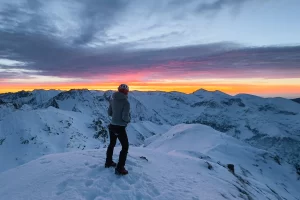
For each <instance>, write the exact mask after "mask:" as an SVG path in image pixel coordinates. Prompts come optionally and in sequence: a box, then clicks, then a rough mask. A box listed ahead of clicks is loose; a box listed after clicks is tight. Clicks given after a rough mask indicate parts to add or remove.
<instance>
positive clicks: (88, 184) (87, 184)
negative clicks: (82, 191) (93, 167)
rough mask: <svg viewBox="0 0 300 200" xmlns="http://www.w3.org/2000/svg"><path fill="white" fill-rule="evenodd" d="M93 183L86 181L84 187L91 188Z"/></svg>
mask: <svg viewBox="0 0 300 200" xmlns="http://www.w3.org/2000/svg"><path fill="white" fill-rule="evenodd" d="M93 183H94V181H93V180H87V181H85V186H86V187H89V186H91V185H92V184H93Z"/></svg>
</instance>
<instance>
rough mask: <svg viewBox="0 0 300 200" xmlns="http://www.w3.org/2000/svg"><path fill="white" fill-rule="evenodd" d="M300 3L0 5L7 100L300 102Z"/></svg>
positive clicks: (121, 0)
mask: <svg viewBox="0 0 300 200" xmlns="http://www.w3.org/2000/svg"><path fill="white" fill-rule="evenodd" d="M299 9H300V1H299V0H288V1H287V0H151V1H149V0H85V1H81V0H64V1H61V0H49V1H43V0H0V85H1V87H0V93H5V92H16V91H20V90H33V89H61V90H69V89H73V88H75V89H76V88H77V89H82V88H87V89H93V90H110V89H113V90H115V89H116V88H117V86H118V85H119V84H120V83H126V84H128V85H129V87H130V90H141V91H149V90H151V91H152V90H161V91H180V92H185V93H191V92H193V91H195V90H198V89H200V88H203V89H206V90H209V91H214V90H220V91H223V92H226V93H228V94H232V95H234V94H238V93H250V94H255V95H259V96H265V97H268V96H282V97H288V98H294V97H300V37H299V35H300V24H299V19H300V12H299Z"/></svg>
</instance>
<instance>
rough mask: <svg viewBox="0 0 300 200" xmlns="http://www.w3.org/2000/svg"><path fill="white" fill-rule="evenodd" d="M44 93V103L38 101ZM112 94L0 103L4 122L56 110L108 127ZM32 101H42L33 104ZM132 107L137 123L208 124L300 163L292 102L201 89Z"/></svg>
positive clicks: (20, 97) (297, 111)
mask: <svg viewBox="0 0 300 200" xmlns="http://www.w3.org/2000/svg"><path fill="white" fill-rule="evenodd" d="M47 92H49V93H50V94H49V95H46V93H47ZM38 93H41V94H42V96H43V98H38V97H37V94H38ZM56 93H57V95H55V94H56ZM112 93H113V91H95V90H92V91H89V90H70V91H43V90H42V91H40V90H37V91H36V92H35V91H33V92H32V93H30V92H19V93H11V94H6V95H0V100H1V101H3V102H6V104H7V105H2V104H1V103H0V111H2V112H1V114H0V120H1V119H3V118H4V116H6V115H7V114H8V113H10V112H14V111H16V110H18V109H23V110H30V109H31V108H32V109H41V108H44V109H45V108H48V107H50V106H51V107H55V108H58V109H60V110H65V111H72V112H76V113H82V114H83V115H89V116H92V118H91V119H92V120H94V119H96V120H101V121H103V123H104V124H105V125H106V124H108V123H109V118H108V116H107V107H108V99H109V98H110V95H111V94H112ZM53 95H55V96H53ZM51 96H53V97H52V98H50V97H51ZM29 97H30V98H29ZM32 97H35V98H34V99H39V100H35V101H33V100H32ZM28 98H29V99H31V100H28ZM48 98H50V99H49V100H48V101H46V100H47V99H48ZM25 100H26V101H25ZM129 101H130V103H131V110H132V113H131V114H132V122H134V123H140V122H143V121H150V122H152V123H154V124H159V125H165V124H166V125H169V126H170V125H176V124H180V123H187V124H205V125H208V126H211V127H213V128H214V129H216V130H218V131H220V132H224V133H227V134H228V135H231V136H233V137H235V138H238V139H240V140H243V141H246V142H247V143H249V144H251V145H253V146H256V147H259V148H263V149H265V150H268V151H272V152H274V153H277V154H278V156H280V157H281V158H285V159H287V161H289V162H290V163H293V164H297V163H300V154H299V152H300V132H299V130H300V117H299V115H300V104H297V103H296V102H293V101H291V100H289V99H284V98H261V97H258V96H254V95H248V94H240V95H236V96H230V95H228V94H225V93H223V92H220V91H215V92H209V91H206V90H203V89H201V90H198V91H195V92H194V93H192V94H184V93H179V92H138V91H134V92H131V93H130V95H129ZM12 105H13V106H12ZM91 123H92V122H91ZM0 134H1V133H0ZM146 135H148V134H146ZM136 138H139V139H140V140H139V141H137V140H136V144H142V143H144V142H145V140H146V139H147V138H143V137H140V136H136ZM106 139H107V138H106Z"/></svg>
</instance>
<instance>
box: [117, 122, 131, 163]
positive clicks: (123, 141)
mask: <svg viewBox="0 0 300 200" xmlns="http://www.w3.org/2000/svg"><path fill="white" fill-rule="evenodd" d="M119 132H120V133H119V134H118V139H119V140H120V143H121V145H122V150H121V151H120V155H119V163H118V166H117V168H119V169H122V168H124V166H125V162H126V158H127V153H128V148H129V144H128V137H127V133H126V129H125V127H120V131H119Z"/></svg>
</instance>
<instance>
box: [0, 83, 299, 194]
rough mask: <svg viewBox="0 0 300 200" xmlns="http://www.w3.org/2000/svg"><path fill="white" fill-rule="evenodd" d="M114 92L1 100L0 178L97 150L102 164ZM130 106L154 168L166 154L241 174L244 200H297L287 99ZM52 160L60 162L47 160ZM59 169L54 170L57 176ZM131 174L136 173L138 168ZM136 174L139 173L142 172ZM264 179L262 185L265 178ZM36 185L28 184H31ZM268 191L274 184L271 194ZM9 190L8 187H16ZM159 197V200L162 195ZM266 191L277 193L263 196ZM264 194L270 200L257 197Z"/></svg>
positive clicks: (133, 97) (295, 149)
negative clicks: (232, 166)
mask: <svg viewBox="0 0 300 200" xmlns="http://www.w3.org/2000/svg"><path fill="white" fill-rule="evenodd" d="M113 92H114V91H95V90H87V89H86V90H75V89H74V90H69V91H59V90H47V91H46V90H34V91H32V92H26V91H21V92H17V93H7V94H0V150H1V151H0V163H1V165H0V177H1V176H2V177H6V176H10V175H12V174H14V173H15V172H16V169H20V170H26V168H31V167H32V168H35V165H34V162H36V163H37V165H39V164H38V163H39V162H40V159H46V160H48V158H49V159H50V160H51V162H52V161H53V162H52V163H55V162H59V160H60V159H63V158H64V157H65V156H67V157H68V156H70V157H71V158H72V157H74V158H75V157H76V152H80V151H82V152H86V154H87V156H90V157H93V156H94V155H95V154H96V152H97V151H99V152H100V155H101V156H100V157H101V159H102V160H103V159H104V156H105V154H104V151H105V148H106V146H107V145H108V142H109V140H108V138H109V137H108V130H107V125H108V124H109V122H110V118H109V117H108V115H107V108H108V105H109V103H108V100H109V98H110V96H111V95H112V93H113ZM129 101H130V104H131V116H132V122H131V123H130V124H129V126H128V127H127V132H128V137H129V142H130V145H131V146H132V147H131V148H133V153H134V154H137V155H138V154H140V152H143V153H145V154H147V156H145V157H150V158H151V160H152V162H154V159H155V155H156V154H155V152H156V151H159V152H162V155H161V157H160V158H159V162H161V163H165V162H164V161H161V160H163V159H166V160H170V159H171V160H172V159H173V158H172V156H175V157H176V159H179V160H178V162H179V163H181V162H182V161H181V159H187V160H188V162H192V165H193V166H194V165H195V164H196V163H193V162H194V161H192V160H195V159H196V160H197V162H201V163H202V164H201V165H202V166H205V165H208V164H207V163H209V165H211V166H212V167H213V168H215V169H217V171H219V170H221V169H222V167H224V166H225V168H226V164H229V163H234V164H235V165H236V166H237V171H238V172H239V174H240V177H239V176H236V177H237V179H238V180H239V181H241V182H243V181H242V180H244V179H247V180H248V181H249V185H247V186H245V185H243V186H241V185H240V186H238V187H239V188H240V190H242V191H245V192H246V193H247V194H248V195H246V194H243V192H240V194H242V195H241V196H243V198H244V199H251V198H252V199H268V198H266V197H267V196H268V195H269V199H280V198H281V199H284V198H283V197H285V198H286V199H292V197H293V198H294V199H297V198H298V197H299V196H298V197H297V195H299V194H298V193H297V190H296V189H293V188H294V187H295V185H296V186H297V185H299V186H300V184H299V176H300V104H298V103H296V102H294V101H292V100H289V99H285V98H262V97H258V96H254V95H249V94H238V95H234V96H232V95H228V94H225V93H223V92H221V91H214V92H209V91H206V90H203V89H200V90H198V91H195V92H193V93H191V94H185V93H180V92H159V91H157V92H139V91H132V92H130V93H129ZM218 138H219V139H218ZM220 138H221V139H220ZM224 138H225V139H224ZM223 140H224V141H223ZM91 149H94V151H91ZM68 152H69V153H68ZM101 152H102V153H101ZM61 153H68V154H61ZM49 154H51V155H57V157H55V156H54V157H53V156H52V157H47V155H49ZM77 154H78V153H77ZM45 156H46V157H45ZM170 156H171V157H170ZM163 157H165V158H163ZM244 157H245V158H244ZM199 159H200V160H199ZM133 160H136V161H137V162H138V163H140V164H141V165H144V164H143V162H144V161H142V160H141V161H140V160H139V159H138V158H131V162H133ZM129 161H130V158H129ZM28 162H29V163H28ZM72 162H73V161H72ZM74 162H75V161H74ZM93 162H94V161H93ZM95 162H96V161H95ZM170 162H171V161H170ZM172 162H175V163H176V162H177V161H176V160H173V161H172ZM172 162H171V163H172ZM270 162H273V163H274V164H275V165H274V164H270ZM40 163H41V162H40ZM262 163H264V164H262ZM75 164H76V165H77V164H79V163H75ZM173 164H174V163H173ZM262 165H263V166H262ZM57 166H58V165H57V164H54V165H53V166H52V167H53V169H56V167H57ZM151 166H152V167H154V166H153V164H152V165H151ZM19 167H21V168H19ZM129 167H131V168H132V169H134V168H136V166H135V165H134V164H133V163H131V164H129ZM220 167H221V168H220ZM154 168H155V167H154ZM171 168H172V166H171ZM182 169H184V170H187V169H186V168H182ZM57 170H59V169H57ZM165 170H166V171H167V168H166V169H165ZM137 171H138V172H139V173H141V171H140V169H139V170H137ZM221 171H222V170H221ZM266 171H268V172H266ZM1 172H2V173H1ZM57 173H59V171H57ZM193 173H194V172H193ZM200 173H202V172H200ZM222 174H223V172H222V173H220V174H218V173H217V174H214V175H213V176H214V178H215V177H218V180H219V179H224V177H223V178H220V177H222V176H223V175H222ZM250 174H251V175H250ZM262 174H264V177H265V179H264V180H262V179H261V177H260V176H261V175H262ZM267 174H268V175H267ZM272 174H277V175H278V177H277V178H280V177H281V178H282V177H284V179H282V182H278V181H275V179H277V178H275V177H276V176H274V178H273V179H272ZM291 174H294V175H291ZM102 175H103V176H108V175H107V174H102ZM146 175H147V176H153V174H151V173H150V174H149V173H146ZM146 175H145V176H146ZM226 176H227V175H226ZM238 177H239V178H238ZM31 178H32V177H25V179H26V180H29V179H31ZM66 178H67V177H66ZM135 178H136V177H135ZM155 178H158V177H156V176H155ZM169 178H172V177H169ZM225 179H226V180H227V181H229V182H231V183H232V181H233V180H231V179H230V178H229V179H227V178H225ZM249 179H250V180H249ZM297 179H298V180H297ZM289 180H295V182H294V181H289ZM93 181H95V180H93ZM144 181H145V180H144ZM185 181H187V180H185ZM197 181H199V180H197ZM244 181H245V180H244ZM272 181H273V182H272ZM256 182H260V183H264V186H262V185H261V186H258V187H257V188H256V187H254V186H253V185H255V184H256ZM185 183H187V182H185ZM211 183H212V182H211ZM266 183H268V184H266ZM275 183H276V184H275ZM291 183H293V184H291ZM1 184H4V185H5V183H4V182H2V183H1V182H0V185H1ZM19 184H22V183H19ZM57 184H59V183H57ZM178 184H179V183H178ZM270 184H275V185H273V186H272V187H271V186H270ZM6 185H7V186H6V188H8V187H10V186H11V187H15V186H16V185H14V184H7V183H6ZM154 185H156V184H154ZM175 185H176V184H175ZM250 185H251V186H250ZM266 185H268V186H266ZM278 185H281V186H278ZM282 185H284V186H282ZM292 185H293V186H292ZM1 186H2V185H1ZM198 186H199V185H198ZM268 187H270V188H276V189H270V188H268ZM235 189H236V187H235ZM156 190H157V191H158V193H159V194H160V195H161V192H162V190H161V188H160V189H158V188H156ZM267 190H268V192H269V191H271V193H270V194H269V193H268V192H263V191H267ZM272 190H273V191H274V192H275V193H277V196H276V195H275V193H274V192H272ZM290 190H291V191H292V192H291V191H290ZM6 191H7V190H6ZM238 191H239V190H238ZM259 191H260V192H259ZM286 191H288V192H286ZM221 193H222V192H221ZM103 194H104V193H103ZM105 194H106V195H112V194H110V193H105ZM147 194H148V193H147ZM222 194H223V195H221V197H220V199H222V198H224V199H226V197H227V199H230V198H232V194H230V193H222ZM260 194H261V195H263V196H264V197H261V198H257V197H258V196H259V195H260ZM28 195H30V194H29V193H28ZM131 195H134V194H131ZM143 195H146V193H145V194H143ZM148 195H149V194H148ZM178 195H182V194H181V193H180V194H178ZM230 195H231V197H230ZM233 195H234V196H238V194H233ZM0 196H1V189H0ZM158 196H159V195H158ZM196 196H197V195H196ZM144 197H145V196H144ZM165 197H166V196H165ZM255 197H256V198H255ZM60 198H61V199H63V198H62V196H61V197H60ZM191 198H192V197H191ZM191 198H190V199H191ZM241 198H242V197H241ZM16 199H17V197H16ZM53 199H59V198H56V197H55V198H54V197H53ZM166 199H167V198H166ZM170 199H171V198H170ZM212 199H214V198H212ZM215 199H218V198H215ZM298 199H299V198H298Z"/></svg>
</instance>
